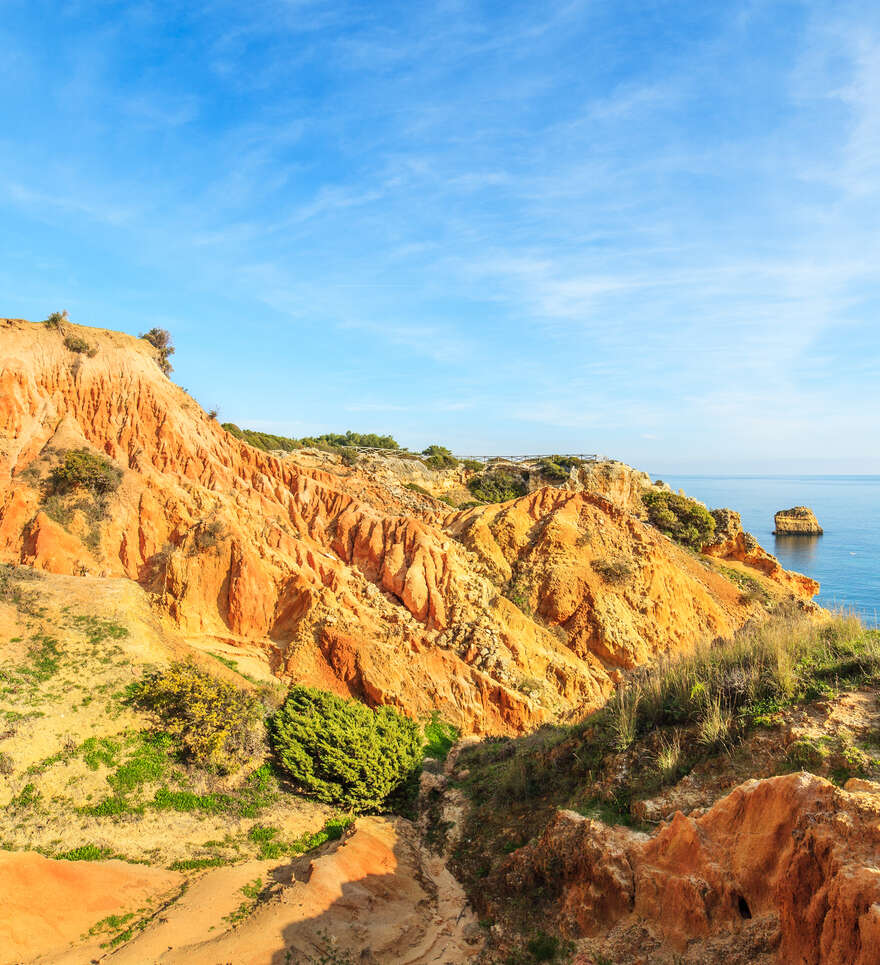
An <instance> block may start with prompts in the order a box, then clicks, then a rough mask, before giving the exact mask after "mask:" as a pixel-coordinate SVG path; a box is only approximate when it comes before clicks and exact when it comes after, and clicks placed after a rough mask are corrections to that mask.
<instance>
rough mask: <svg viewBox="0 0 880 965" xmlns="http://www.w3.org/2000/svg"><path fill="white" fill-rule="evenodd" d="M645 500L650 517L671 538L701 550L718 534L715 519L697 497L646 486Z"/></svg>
mask: <svg viewBox="0 0 880 965" xmlns="http://www.w3.org/2000/svg"><path fill="white" fill-rule="evenodd" d="M642 502H643V503H644V505H645V508H646V509H647V511H648V519H649V520H650V522H651V523H652V525H654V526H656V527H657V529H659V530H660V532H661V533H664V534H665V535H666V536H668V537H670V539H674V540H675V541H676V542H678V543H681V544H682V545H683V546H687V547H689V548H690V549H692V550H695V551H696V552H699V551H700V550H701V549H702V548H703V547H704V546H706V545H707V544H708V543H710V542H711V540H712V536H713V535H714V534H715V520H714V519H713V517H712V514H711V513H710V512H709V510H708V509H706V507H705V506H704V505H703V504H702V503H698V502H697V501H696V500H695V499H689V498H688V497H687V496H682V495H680V494H679V493H672V492H669V491H667V490H665V489H647V490H645V491H644V492H643V493H642Z"/></svg>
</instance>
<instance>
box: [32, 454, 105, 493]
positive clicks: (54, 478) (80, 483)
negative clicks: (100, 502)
mask: <svg viewBox="0 0 880 965" xmlns="http://www.w3.org/2000/svg"><path fill="white" fill-rule="evenodd" d="M121 481H122V470H121V469H119V468H118V467H117V466H114V465H113V463H112V462H110V460H109V459H107V458H105V457H104V456H99V455H96V454H95V453H94V452H92V451H91V450H89V449H70V450H69V451H68V452H66V453H65V454H64V460H63V462H62V463H61V465H60V466H56V467H55V468H54V469H53V470H52V471H51V472H50V473H49V484H50V486H51V488H52V490H53V492H55V493H61V494H63V493H66V492H70V491H71V490H72V489H85V490H88V491H89V492H90V493H92V495H94V496H98V497H103V496H107V495H109V494H110V493H112V492H115V491H116V490H117V489H118V488H119V483H120V482H121Z"/></svg>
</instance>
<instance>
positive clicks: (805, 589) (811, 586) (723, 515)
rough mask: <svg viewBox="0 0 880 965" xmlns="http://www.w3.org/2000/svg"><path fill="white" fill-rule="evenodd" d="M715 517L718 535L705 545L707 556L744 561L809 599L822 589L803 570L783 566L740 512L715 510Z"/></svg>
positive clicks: (704, 550)
mask: <svg viewBox="0 0 880 965" xmlns="http://www.w3.org/2000/svg"><path fill="white" fill-rule="evenodd" d="M777 515H778V514H777ZM712 517H713V519H714V520H715V536H714V537H713V541H712V543H710V544H709V545H708V546H704V547H703V552H704V553H705V554H706V555H707V556H714V557H716V558H717V559H722V560H737V561H738V562H740V563H745V565H746V566H750V567H752V568H753V569H756V570H758V571H760V572H761V573H763V574H764V575H765V576H767V577H769V578H770V579H771V580H775V581H776V582H777V583H782V584H783V585H787V586H790V587H791V588H792V589H793V590H794V591H795V592H796V593H798V594H799V595H801V596H803V597H806V598H808V599H809V598H810V597H814V596H815V595H816V594H817V593H818V592H819V584H818V583H817V582H816V581H815V580H813V579H811V578H810V577H809V576H804V575H803V573H795V572H794V571H792V570H786V569H784V568H783V567H782V565H781V564H780V562H779V560H777V559H776V557H775V556H772V555H771V554H770V553H768V552H767V551H766V550H765V549H764V548H763V547H762V546H761V545H760V543H759V542H758V541H757V540H756V539H755V537H754V536H752V534H751V533H747V532H745V531H744V530H743V528H742V519H741V517H740V515H739V513H737V512H734V511H733V510H732V509H713V510H712Z"/></svg>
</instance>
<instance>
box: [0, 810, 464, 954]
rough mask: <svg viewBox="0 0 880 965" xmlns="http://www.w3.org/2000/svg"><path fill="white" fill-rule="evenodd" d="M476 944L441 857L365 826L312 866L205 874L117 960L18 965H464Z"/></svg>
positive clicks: (393, 826) (396, 822)
mask: <svg viewBox="0 0 880 965" xmlns="http://www.w3.org/2000/svg"><path fill="white" fill-rule="evenodd" d="M44 860H45V859H44ZM49 863H50V864H55V865H57V864H59V862H49ZM103 864H104V863H101V864H96V865H92V866H91V870H93V871H96V872H97V871H100V870H101V868H102V867H103ZM139 870H140V869H139ZM166 874H167V876H168V877H169V878H174V879H175V880H178V879H179V877H180V876H178V875H173V874H170V873H166ZM257 882H259V883H257ZM243 889H244V890H243ZM113 910H115V908H113V907H110V908H109V909H108V913H109V912H111V911H113ZM230 918H232V919H237V922H236V923H235V924H233V923H231V922H230ZM92 924H94V922H93V920H92V917H91V916H90V917H89V921H88V922H85V921H83V922H78V923H77V925H76V927H73V928H72V929H71V935H72V934H73V932H74V931H76V929H77V928H79V933H82V932H87V931H88V927H89V926H90V925H92ZM475 935H477V936H478V935H479V929H478V927H477V924H476V920H475V918H474V915H473V913H472V912H471V911H470V909H469V908H468V906H467V904H466V900H465V897H464V893H463V892H462V890H461V887H460V886H459V885H458V883H457V882H456V881H455V879H454V878H453V877H452V875H451V874H450V873H449V871H448V870H447V869H446V867H445V865H444V863H443V860H442V858H439V857H436V856H434V857H432V856H429V855H427V854H426V853H425V852H424V851H423V849H422V847H421V845H420V844H419V841H418V835H417V832H416V829H415V827H414V825H413V824H412V823H411V822H409V821H406V820H404V819H402V818H380V817H368V818H361V819H360V820H358V822H357V825H356V827H355V829H354V831H353V832H351V833H350V834H349V835H347V836H346V837H345V838H344V839H343V840H342V841H340V842H336V843H334V844H332V845H329V846H328V847H327V848H326V849H324V851H323V853H320V854H318V856H317V857H313V858H309V857H303V858H298V859H295V860H294V861H292V862H287V861H285V862H283V863H279V862H277V861H251V862H247V863H246V864H242V865H236V866H234V867H227V868H219V869H215V870H211V871H207V872H205V873H204V874H202V875H201V876H199V877H197V878H195V879H193V880H191V882H190V884H189V887H188V888H186V889H185V891H184V892H183V894H182V895H181V896H180V897H179V898H178V899H177V900H176V901H174V902H173V903H172V904H170V905H169V906H167V907H165V908H164V909H163V910H162V911H161V912H160V913H159V914H158V915H156V916H155V918H154V919H153V920H152V921H150V922H149V924H147V925H146V927H144V928H143V929H142V930H139V929H137V928H135V935H134V937H133V938H132V939H131V940H130V941H128V942H127V943H126V944H124V945H122V946H120V947H118V948H116V949H106V948H101V944H100V939H93V940H92V941H91V942H89V943H88V944H86V945H81V946H80V947H78V948H75V949H70V950H68V951H66V952H63V953H62V952H60V951H59V950H58V949H57V946H56V950H55V952H54V953H52V954H49V955H47V956H46V957H44V958H41V959H40V958H36V957H34V958H30V959H21V960H22V961H39V962H44V963H47V965H48V963H49V962H51V963H53V965H80V963H87V962H93V961H97V962H102V963H104V962H106V963H112V965H144V963H145V962H150V963H157V965H158V963H162V965H184V963H185V965H217V963H218V962H230V963H234V965H281V963H303V965H305V963H307V962H310V961H312V960H313V959H315V958H317V957H318V956H319V955H320V954H321V953H322V952H325V951H327V950H329V949H331V948H332V949H334V950H335V952H336V953H337V955H338V956H339V958H340V961H345V960H346V959H345V958H344V956H345V955H348V956H349V957H350V960H351V961H352V962H372V963H377V965H378V963H382V965H385V963H388V965H463V963H465V962H470V961H472V960H473V958H474V956H475V954H476V953H477V951H478V942H479V940H478V939H475V938H474V936H475ZM212 936H214V937H212ZM469 939H470V941H469ZM67 940H68V941H69V938H68V939H67ZM10 961H11V960H10ZM15 961H19V959H15Z"/></svg>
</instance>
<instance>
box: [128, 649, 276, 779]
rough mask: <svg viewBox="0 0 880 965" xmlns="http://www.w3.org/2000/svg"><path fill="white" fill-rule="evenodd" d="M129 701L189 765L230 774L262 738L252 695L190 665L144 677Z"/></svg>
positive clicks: (259, 707) (261, 713)
mask: <svg viewBox="0 0 880 965" xmlns="http://www.w3.org/2000/svg"><path fill="white" fill-rule="evenodd" d="M132 702H133V703H134V704H135V705H136V706H137V707H140V708H141V709H143V710H146V711H147V712H149V713H150V714H151V715H152V716H153V717H154V718H155V720H156V722H157V723H158V724H159V726H160V727H161V728H162V729H163V730H164V731H166V732H167V733H169V734H172V735H173V736H174V737H175V738H176V739H177V740H178V742H179V744H180V746H181V748H182V750H183V752H184V754H185V756H186V757H188V758H189V759H190V760H191V761H193V763H196V764H199V765H201V766H203V767H212V768H216V769H217V770H219V771H222V772H228V771H232V770H234V769H235V768H236V767H238V766H239V765H241V764H243V763H245V762H246V761H247V760H248V759H249V758H251V757H252V756H253V755H254V754H255V753H256V752H257V751H258V750H259V749H260V747H261V745H262V744H263V742H264V740H265V726H264V723H263V718H264V713H265V711H264V708H263V705H262V704H261V703H260V701H259V699H258V698H257V697H256V696H255V695H254V694H252V693H250V692H248V691H245V690H240V689H239V688H238V687H235V686H234V685H232V684H230V683H226V681H223V680H218V679H217V678H216V677H212V676H211V675H210V674H207V673H205V672H204V671H202V670H198V669H197V668H196V667H194V666H192V664H187V663H173V664H171V666H169V667H167V668H165V669H163V670H157V671H154V672H153V673H149V674H147V675H146V676H145V677H144V678H143V680H141V681H140V683H138V684H137V685H136V686H135V687H134V688H133V692H132Z"/></svg>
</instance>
